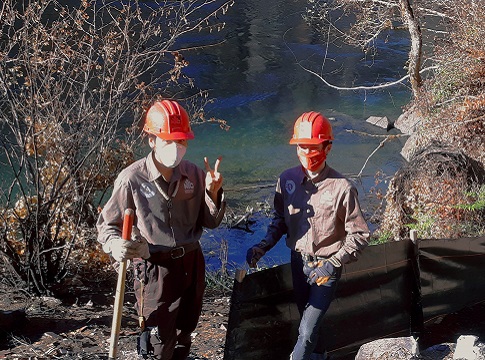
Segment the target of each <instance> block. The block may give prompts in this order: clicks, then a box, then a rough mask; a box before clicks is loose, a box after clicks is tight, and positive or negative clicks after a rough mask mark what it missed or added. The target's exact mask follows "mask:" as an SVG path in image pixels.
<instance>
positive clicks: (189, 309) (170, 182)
mask: <svg viewBox="0 0 485 360" xmlns="http://www.w3.org/2000/svg"><path fill="white" fill-rule="evenodd" d="M143 130H144V131H145V133H147V134H148V144H149V146H150V148H151V152H150V153H149V154H148V156H146V157H145V158H143V159H140V160H138V161H136V162H135V163H133V164H132V165H130V166H129V167H127V168H126V169H124V170H123V171H122V172H121V173H120V174H119V176H118V178H117V179H116V181H115V184H114V189H113V193H112V195H111V198H110V199H109V200H108V202H107V203H106V205H105V206H104V208H103V210H102V212H101V214H100V216H99V219H98V224H97V228H98V241H99V242H100V243H101V244H103V250H104V251H105V252H107V253H109V254H110V255H111V256H112V257H113V258H114V260H116V261H122V260H126V259H133V265H134V268H135V275H136V276H135V283H134V288H135V294H136V297H137V305H136V308H137V311H138V315H139V319H140V327H141V333H140V336H139V338H138V354H139V355H140V357H142V358H145V359H172V360H179V359H180V360H181V359H186V358H187V357H188V355H189V352H190V345H191V336H190V335H191V333H192V332H193V331H194V330H195V328H196V326H197V322H198V319H199V315H200V312H201V309H202V297H203V293H204V288H205V263H204V256H203V254H202V250H201V248H200V244H199V239H200V237H201V235H202V231H203V228H204V227H206V228H215V227H217V226H218V225H219V224H220V223H221V221H222V218H223V216H224V211H225V201H224V193H223V190H222V182H223V177H222V175H221V173H220V172H219V166H220V162H221V158H219V159H217V160H216V162H215V166H214V169H212V168H211V166H210V165H209V162H208V160H207V158H204V163H205V169H206V172H204V171H203V170H202V169H200V168H199V167H197V166H196V165H195V164H193V163H191V162H189V161H187V160H184V156H185V153H186V151H187V146H188V140H191V139H193V138H194V134H193V132H192V130H191V128H190V119H189V116H188V114H187V112H186V111H185V109H184V108H183V107H182V106H180V104H178V103H177V102H175V101H170V100H162V101H157V102H155V103H154V104H153V105H152V106H151V107H150V108H149V110H148V111H147V113H146V117H145V125H144V128H143ZM126 208H131V209H133V210H134V212H135V221H134V225H135V226H134V229H133V230H134V231H133V235H132V237H133V239H132V240H133V241H126V240H123V239H122V238H121V227H122V222H123V214H124V211H125V209H126Z"/></svg>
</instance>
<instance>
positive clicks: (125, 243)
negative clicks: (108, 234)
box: [103, 226, 150, 262]
mask: <svg viewBox="0 0 485 360" xmlns="http://www.w3.org/2000/svg"><path fill="white" fill-rule="evenodd" d="M131 239H132V240H131V241H130V240H124V239H123V238H121V236H114V237H112V238H111V239H110V240H108V241H107V242H106V243H105V244H104V245H103V251H104V252H105V253H111V256H112V257H113V258H114V259H115V260H116V261H119V262H121V261H123V260H127V259H133V258H142V259H148V258H149V257H150V250H149V248H148V242H147V240H146V239H145V238H144V237H143V236H142V235H141V234H140V230H139V229H138V228H137V227H135V226H133V228H132V232H131Z"/></svg>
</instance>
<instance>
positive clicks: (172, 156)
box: [153, 141, 187, 169]
mask: <svg viewBox="0 0 485 360" xmlns="http://www.w3.org/2000/svg"><path fill="white" fill-rule="evenodd" d="M153 150H154V154H155V159H157V161H159V162H160V163H161V164H162V165H163V166H165V167H168V168H172V169H173V168H174V167H176V166H177V165H178V164H180V162H181V161H182V159H183V157H184V155H185V152H186V151H187V148H186V147H185V146H184V145H182V144H179V143H177V142H175V141H172V142H161V141H158V142H157V143H156V146H155V147H154V149H153Z"/></svg>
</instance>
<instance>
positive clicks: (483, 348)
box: [355, 335, 485, 360]
mask: <svg viewBox="0 0 485 360" xmlns="http://www.w3.org/2000/svg"><path fill="white" fill-rule="evenodd" d="M477 340H478V338H477V337H476V336H473V335H462V336H460V337H459V338H458V341H457V343H456V344H454V343H443V344H437V345H433V346H431V347H429V348H427V349H426V350H424V351H422V352H419V349H418V346H417V342H416V341H415V340H414V338H413V337H411V336H410V337H400V338H388V339H379V340H374V341H371V342H369V343H366V344H364V345H362V346H361V347H360V349H359V351H358V353H357V355H356V357H355V360H411V359H413V360H417V359H419V360H485V344H483V343H480V342H478V341H477Z"/></svg>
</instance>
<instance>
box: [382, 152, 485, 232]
mask: <svg viewBox="0 0 485 360" xmlns="http://www.w3.org/2000/svg"><path fill="white" fill-rule="evenodd" d="M484 181H485V170H484V168H483V166H482V165H481V164H480V163H479V162H477V161H475V160H473V159H470V158H469V157H468V156H466V155H465V154H464V153H463V152H462V151H460V150H456V149H453V148H451V147H446V146H443V145H440V144H434V145H432V146H430V147H428V148H426V149H425V150H423V151H422V152H420V153H418V154H417V155H415V156H414V157H413V158H412V159H411V161H410V162H409V163H408V164H407V166H405V167H403V168H402V169H400V170H399V171H398V172H397V173H396V175H395V176H394V178H393V179H392V180H391V183H390V185H389V190H388V192H387V195H386V200H387V207H386V211H385V213H384V216H383V221H382V225H381V227H380V229H379V231H378V232H379V233H380V234H387V235H388V236H389V237H392V238H393V239H394V240H400V239H403V238H406V237H407V233H408V230H409V228H415V229H417V230H418V234H419V236H420V237H422V238H457V237H463V236H468V235H472V234H473V233H479V232H480V231H481V230H483V228H484V227H485V208H484V209H475V208H473V207H472V206H466V205H471V204H473V203H475V202H476V201H477V198H476V194H477V193H478V191H479V189H480V186H481V185H482V184H483V183H484Z"/></svg>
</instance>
